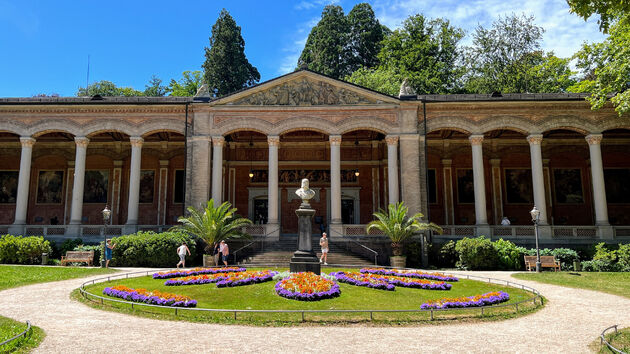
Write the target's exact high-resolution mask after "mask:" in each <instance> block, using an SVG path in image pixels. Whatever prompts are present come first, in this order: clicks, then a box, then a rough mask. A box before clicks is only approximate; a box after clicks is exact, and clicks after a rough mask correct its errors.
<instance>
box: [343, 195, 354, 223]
mask: <svg viewBox="0 0 630 354" xmlns="http://www.w3.org/2000/svg"><path fill="white" fill-rule="evenodd" d="M341 222H342V223H343V224H354V199H342V200H341Z"/></svg>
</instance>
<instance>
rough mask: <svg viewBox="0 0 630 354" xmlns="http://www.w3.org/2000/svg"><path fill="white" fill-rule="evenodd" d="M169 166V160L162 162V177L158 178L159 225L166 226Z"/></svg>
mask: <svg viewBox="0 0 630 354" xmlns="http://www.w3.org/2000/svg"><path fill="white" fill-rule="evenodd" d="M168 165H169V160H160V175H159V177H158V213H157V214H158V215H157V224H158V225H166V209H167V200H168V198H167V195H168V184H169V182H168Z"/></svg>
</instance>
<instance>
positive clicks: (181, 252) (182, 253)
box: [177, 242, 190, 268]
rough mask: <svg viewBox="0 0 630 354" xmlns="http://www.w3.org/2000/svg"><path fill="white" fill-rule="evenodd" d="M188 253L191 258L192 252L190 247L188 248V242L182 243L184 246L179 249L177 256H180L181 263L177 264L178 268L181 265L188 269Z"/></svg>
mask: <svg viewBox="0 0 630 354" xmlns="http://www.w3.org/2000/svg"><path fill="white" fill-rule="evenodd" d="M186 253H188V255H189V256H190V250H189V249H188V246H186V242H182V245H181V246H179V247H177V255H178V256H179V263H177V268H179V265H180V264H181V266H182V268H186Z"/></svg>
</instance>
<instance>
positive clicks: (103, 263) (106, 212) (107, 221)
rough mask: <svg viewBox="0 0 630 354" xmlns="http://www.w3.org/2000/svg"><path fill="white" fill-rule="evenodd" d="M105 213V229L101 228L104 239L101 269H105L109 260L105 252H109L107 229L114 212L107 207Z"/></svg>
mask: <svg viewBox="0 0 630 354" xmlns="http://www.w3.org/2000/svg"><path fill="white" fill-rule="evenodd" d="M102 213H103V227H102V228H101V237H102V238H103V258H102V259H101V268H105V264H106V263H107V260H106V259H105V253H106V252H105V251H106V250H107V237H106V236H105V227H107V224H109V218H110V216H111V215H112V211H111V210H109V207H108V206H107V205H105V209H103V211H102Z"/></svg>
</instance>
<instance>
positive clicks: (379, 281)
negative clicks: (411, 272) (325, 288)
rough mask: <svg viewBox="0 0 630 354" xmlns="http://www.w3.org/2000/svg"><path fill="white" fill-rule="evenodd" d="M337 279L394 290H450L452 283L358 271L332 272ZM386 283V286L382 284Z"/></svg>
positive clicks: (353, 283) (369, 286)
mask: <svg viewBox="0 0 630 354" xmlns="http://www.w3.org/2000/svg"><path fill="white" fill-rule="evenodd" d="M332 275H334V276H335V277H336V278H337V280H339V281H340V282H343V283H348V284H352V285H357V286H366V287H368V288H375V289H385V290H394V289H395V286H402V287H405V288H419V289H426V290H450V289H451V287H452V285H451V284H448V283H445V282H436V281H430V280H426V279H418V278H409V277H399V276H394V275H379V274H371V273H358V272H336V273H332ZM383 284H387V286H385V285H383Z"/></svg>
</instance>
